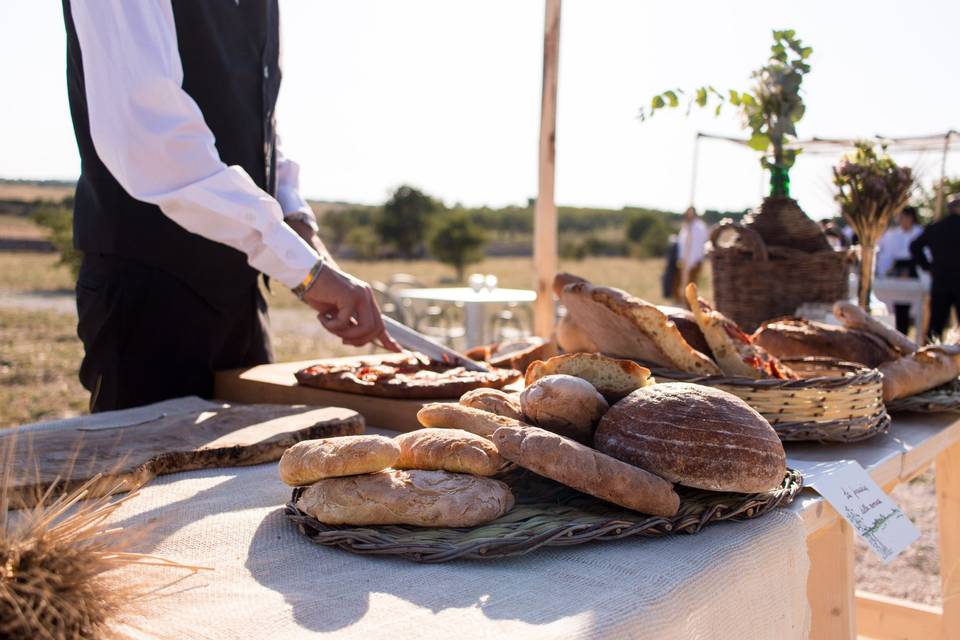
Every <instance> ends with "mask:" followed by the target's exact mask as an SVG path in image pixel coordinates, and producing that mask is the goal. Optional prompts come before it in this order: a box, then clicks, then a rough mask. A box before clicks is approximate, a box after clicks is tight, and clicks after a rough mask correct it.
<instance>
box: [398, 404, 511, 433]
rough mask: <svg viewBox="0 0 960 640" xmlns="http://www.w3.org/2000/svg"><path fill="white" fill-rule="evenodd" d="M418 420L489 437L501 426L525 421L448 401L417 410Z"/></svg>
mask: <svg viewBox="0 0 960 640" xmlns="http://www.w3.org/2000/svg"><path fill="white" fill-rule="evenodd" d="M417 420H419V421H420V424H422V425H423V426H425V427H435V428H442V429H463V430H464V431H469V432H470V433H474V434H476V435H478V436H482V437H484V438H489V437H490V436H492V435H493V432H494V431H496V430H497V429H499V428H500V427H523V426H525V425H524V423H523V422H521V421H519V420H515V419H514V418H508V417H507V416H500V415H496V414H494V413H490V412H488V411H483V410H482V409H474V408H473V407H465V406H463V405H459V404H450V403H448V402H431V403H430V404H425V405H423V407H422V408H421V409H420V411H418V412H417Z"/></svg>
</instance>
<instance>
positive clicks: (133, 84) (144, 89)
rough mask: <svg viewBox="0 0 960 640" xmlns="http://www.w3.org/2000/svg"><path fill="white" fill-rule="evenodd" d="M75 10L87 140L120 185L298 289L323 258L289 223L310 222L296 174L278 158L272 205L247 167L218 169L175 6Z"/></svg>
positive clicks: (160, 0)
mask: <svg viewBox="0 0 960 640" xmlns="http://www.w3.org/2000/svg"><path fill="white" fill-rule="evenodd" d="M70 7H71V12H72V16H73V21H74V25H75V26H76V31H77V39H78V40H79V43H80V50H81V54H82V57H83V74H84V82H85V84H86V97H87V108H88V114H89V119H90V134H91V137H92V138H93V144H94V147H95V148H96V150H97V155H98V156H99V157H100V160H101V161H102V162H103V164H104V165H105V166H106V167H107V169H109V170H110V173H111V174H113V177H114V178H115V179H116V180H117V182H119V183H120V185H121V186H122V187H123V188H124V189H126V191H127V192H128V193H129V194H130V195H131V196H133V197H134V198H136V199H137V200H142V201H144V202H149V203H152V204H155V205H157V206H158V207H160V210H161V211H163V213H164V214H165V215H166V216H168V217H169V218H170V219H171V220H173V221H174V222H176V223H177V224H179V225H180V226H182V227H183V228H184V229H186V230H188V231H191V232H193V233H196V234H198V235H200V236H203V237H204V238H207V239H209V240H214V241H216V242H221V243H223V244H226V245H228V246H231V247H233V248H234V249H238V250H240V251H242V252H243V253H245V254H246V255H247V261H248V262H249V263H250V266H252V267H253V268H255V269H257V270H258V271H261V272H263V273H265V274H267V275H269V276H270V277H272V278H274V279H276V280H278V281H279V282H281V283H283V284H284V285H286V286H288V287H291V288H292V287H295V286H297V285H298V284H300V282H301V281H303V279H304V278H305V277H306V276H307V274H308V273H309V272H310V268H311V267H312V266H313V265H314V263H316V261H317V258H318V256H317V253H316V251H314V250H313V248H312V247H310V245H308V244H307V243H306V242H304V241H303V239H301V238H300V236H299V235H297V233H296V232H295V231H293V229H291V228H290V227H289V226H288V225H287V224H285V223H284V222H283V218H284V216H285V215H289V214H291V213H293V212H304V213H308V214H310V215H312V213H311V211H310V207H309V206H308V205H307V203H306V201H305V200H304V199H303V198H302V197H301V196H300V193H299V184H298V183H299V167H298V166H297V164H296V163H295V162H293V161H292V160H290V159H288V158H284V157H283V156H282V154H281V153H280V151H279V149H278V152H277V198H276V199H274V198H273V197H272V196H270V195H269V194H268V193H266V192H265V191H263V190H262V189H260V188H259V187H257V185H256V184H255V183H254V182H253V180H252V179H251V178H250V176H249V175H248V174H247V172H246V171H244V170H243V169H242V168H241V167H239V166H230V167H228V166H227V165H226V164H224V163H223V161H221V160H220V156H219V154H218V153H217V149H216V147H215V146H214V137H213V134H212V133H211V131H210V129H209V127H207V125H206V122H204V119H203V114H202V113H201V112H200V108H199V107H198V106H197V104H196V102H194V101H193V99H192V98H191V97H190V96H189V95H188V94H187V93H186V92H185V91H184V90H183V88H182V84H183V67H182V66H181V62H180V53H179V51H178V49H177V32H176V26H175V23H174V18H173V8H172V6H171V4H170V0H73V1H72V2H71V3H70ZM278 145H279V143H278Z"/></svg>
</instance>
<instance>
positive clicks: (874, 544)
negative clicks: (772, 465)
mask: <svg viewBox="0 0 960 640" xmlns="http://www.w3.org/2000/svg"><path fill="white" fill-rule="evenodd" d="M790 466H792V467H794V468H797V469H799V470H800V472H801V473H803V477H804V484H805V485H806V486H808V487H812V488H813V489H814V490H816V492H817V493H819V494H820V495H821V496H823V497H824V498H826V499H827V502H829V503H830V504H831V505H833V508H834V509H836V510H837V513H839V514H840V515H841V516H842V517H843V518H844V519H845V520H846V521H847V522H849V523H850V524H851V525H853V528H854V529H855V530H856V532H857V533H858V534H859V535H860V537H861V538H863V540H864V541H866V543H867V544H868V545H870V548H871V549H873V551H874V553H876V554H877V556H879V557H880V559H881V560H882V561H883V562H884V564H889V563H890V562H891V561H892V560H893V559H894V558H896V557H897V556H898V555H900V553H901V552H902V551H903V550H904V549H906V548H907V547H909V546H910V545H911V544H912V543H913V541H914V540H916V539H917V538H919V537H920V532H919V531H918V530H917V528H916V527H914V526H913V523H912V522H910V518H908V517H907V516H906V515H905V514H904V513H903V511H901V510H900V507H898V506H897V505H896V503H895V502H894V501H893V500H891V499H890V496H888V495H887V494H886V493H884V492H883V489H881V488H880V487H879V485H877V483H876V482H874V481H873V479H872V478H871V477H870V475H869V474H868V473H867V472H866V470H865V469H864V468H863V467H862V466H860V463H858V462H856V461H854V460H838V461H836V462H805V461H802V460H794V459H791V460H790Z"/></svg>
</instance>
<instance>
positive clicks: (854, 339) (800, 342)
mask: <svg viewBox="0 0 960 640" xmlns="http://www.w3.org/2000/svg"><path fill="white" fill-rule="evenodd" d="M752 339H753V343H754V344H756V345H759V346H761V347H763V348H764V349H766V350H767V351H768V352H770V353H772V354H773V355H775V356H777V357H778V358H800V357H806V356H821V357H827V358H834V359H836V360H843V361H845V362H855V363H857V364H862V365H863V366H865V367H869V368H870V369H875V368H876V367H878V366H879V365H881V364H883V363H884V362H889V361H891V360H896V359H897V358H898V357H899V353H897V350H896V349H894V348H893V347H891V346H890V344H889V343H888V342H887V341H886V340H883V339H882V338H880V337H879V336H877V335H875V334H873V333H870V332H868V331H864V330H862V329H849V328H847V327H838V326H836V325H831V324H826V323H824V322H816V321H814V320H799V319H796V318H781V319H779V320H770V321H769V322H765V323H763V324H762V325H760V328H759V329H757V330H756V331H755V332H754V334H753V336H752Z"/></svg>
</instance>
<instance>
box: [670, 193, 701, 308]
mask: <svg viewBox="0 0 960 640" xmlns="http://www.w3.org/2000/svg"><path fill="white" fill-rule="evenodd" d="M709 239H710V234H709V230H708V229H707V225H706V223H704V221H703V220H701V219H700V216H698V215H697V210H696V209H694V208H693V207H689V208H688V209H687V210H686V211H684V213H683V222H682V223H681V224H680V233H678V234H677V267H678V270H679V272H680V277H679V278H677V287H676V288H675V289H674V291H673V297H674V300H677V301H678V302H679V303H680V304H681V305H683V304H684V302H683V301H684V297H683V291H684V290H685V289H686V288H687V285H688V284H689V283H691V282H696V281H697V279H698V278H699V277H700V268H701V267H702V266H703V258H704V256H705V255H706V253H707V241H708V240H709Z"/></svg>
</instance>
